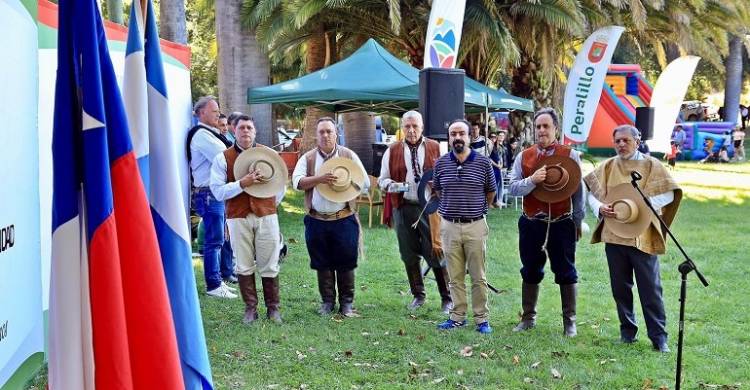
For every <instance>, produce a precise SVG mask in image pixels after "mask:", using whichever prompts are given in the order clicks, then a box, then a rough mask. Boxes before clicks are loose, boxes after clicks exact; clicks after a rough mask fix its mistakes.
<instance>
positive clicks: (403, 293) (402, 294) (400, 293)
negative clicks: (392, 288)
mask: <svg viewBox="0 0 750 390" xmlns="http://www.w3.org/2000/svg"><path fill="white" fill-rule="evenodd" d="M398 295H401V296H405V295H406V291H401V290H398Z"/></svg>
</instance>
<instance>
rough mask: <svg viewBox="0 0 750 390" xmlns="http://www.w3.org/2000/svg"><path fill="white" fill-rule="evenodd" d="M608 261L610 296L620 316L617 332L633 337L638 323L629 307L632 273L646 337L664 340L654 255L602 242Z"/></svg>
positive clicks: (660, 298)
mask: <svg viewBox="0 0 750 390" xmlns="http://www.w3.org/2000/svg"><path fill="white" fill-rule="evenodd" d="M604 250H605V252H606V254H607V264H609V280H610V284H611V285H612V296H613V297H614V298H615V304H616V305H617V316H618V317H619V319H620V335H621V336H622V337H623V338H626V339H635V335H636V333H637V332H638V326H637V325H636V321H635V312H634V310H633V275H635V282H636V283H637V284H638V297H639V298H640V299H641V309H642V310H643V317H644V318H645V320H646V329H647V331H648V338H649V339H651V341H652V342H654V343H659V342H662V341H667V330H666V324H667V316H666V314H665V312H664V301H663V300H662V290H661V277H660V275H659V260H658V258H657V257H656V256H655V255H650V254H648V253H644V252H641V251H640V250H638V249H636V248H634V247H632V246H625V245H618V244H605V245H604Z"/></svg>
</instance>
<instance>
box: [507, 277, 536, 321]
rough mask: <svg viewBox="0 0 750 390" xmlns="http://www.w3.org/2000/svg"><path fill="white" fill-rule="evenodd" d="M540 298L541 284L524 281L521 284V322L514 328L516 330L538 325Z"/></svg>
mask: <svg viewBox="0 0 750 390" xmlns="http://www.w3.org/2000/svg"><path fill="white" fill-rule="evenodd" d="M538 298H539V285H538V284H529V283H526V282H523V283H522V284H521V308H522V309H523V314H522V315H521V322H519V323H518V325H516V327H515V328H513V331H514V332H521V331H524V330H527V329H531V328H533V327H534V325H536V301H537V299H538Z"/></svg>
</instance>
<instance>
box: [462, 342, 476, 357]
mask: <svg viewBox="0 0 750 390" xmlns="http://www.w3.org/2000/svg"><path fill="white" fill-rule="evenodd" d="M459 353H460V354H461V356H463V357H471V355H473V354H474V348H472V347H471V346H470V345H467V346H465V347H463V348H462V349H461V352H459Z"/></svg>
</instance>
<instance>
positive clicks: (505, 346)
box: [503, 344, 513, 350]
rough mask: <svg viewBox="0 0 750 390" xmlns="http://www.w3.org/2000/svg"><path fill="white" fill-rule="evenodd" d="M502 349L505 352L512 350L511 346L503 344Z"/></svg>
mask: <svg viewBox="0 0 750 390" xmlns="http://www.w3.org/2000/svg"><path fill="white" fill-rule="evenodd" d="M503 349H505V350H508V349H513V346H511V345H508V344H505V345H503Z"/></svg>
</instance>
